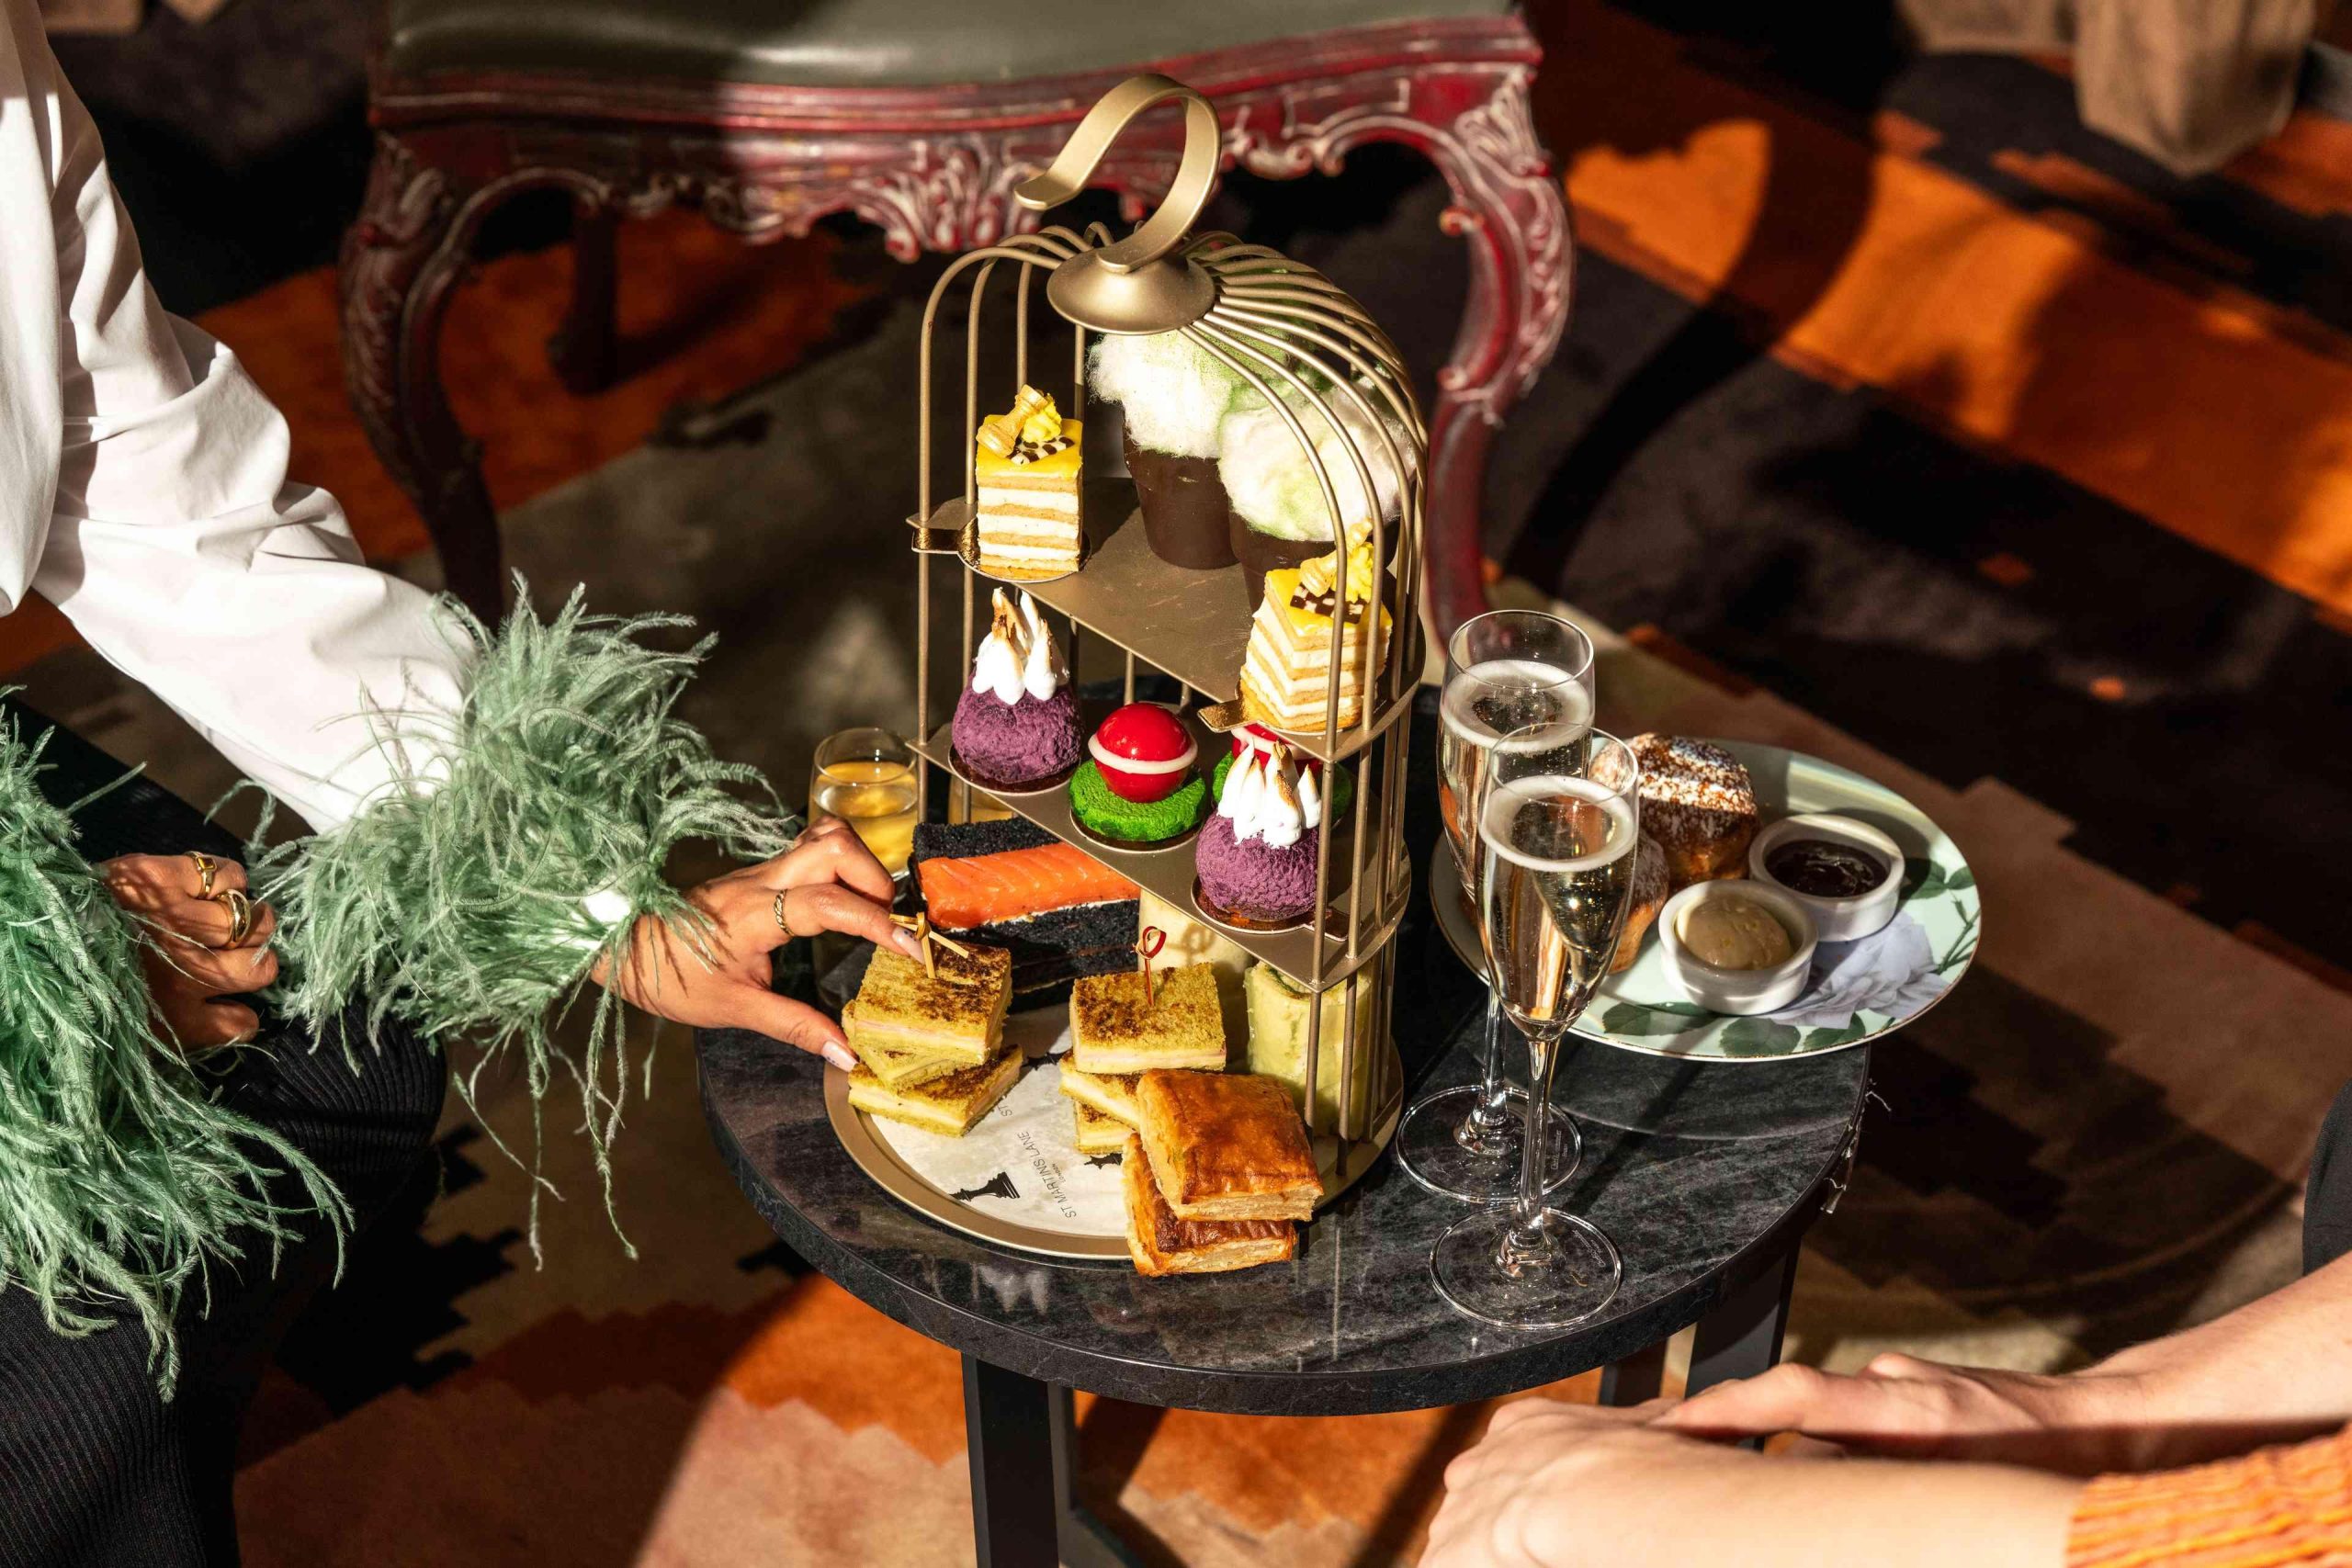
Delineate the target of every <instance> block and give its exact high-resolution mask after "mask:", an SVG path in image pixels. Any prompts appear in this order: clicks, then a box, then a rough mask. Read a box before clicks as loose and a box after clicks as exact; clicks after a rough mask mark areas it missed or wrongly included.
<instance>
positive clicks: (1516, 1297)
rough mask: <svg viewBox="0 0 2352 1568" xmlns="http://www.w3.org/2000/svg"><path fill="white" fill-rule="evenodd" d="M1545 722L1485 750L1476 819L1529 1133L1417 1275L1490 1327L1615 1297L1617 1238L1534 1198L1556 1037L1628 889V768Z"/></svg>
mask: <svg viewBox="0 0 2352 1568" xmlns="http://www.w3.org/2000/svg"><path fill="white" fill-rule="evenodd" d="M1556 729H1557V727H1556V726H1545V725H1536V726H1531V727H1529V728H1524V729H1519V730H1514V731H1513V732H1512V733H1511V734H1510V736H1508V737H1506V738H1505V739H1504V742H1503V744H1501V745H1498V746H1497V747H1496V748H1495V749H1494V750H1493V752H1492V753H1491V756H1490V759H1489V761H1488V765H1487V783H1486V787H1485V790H1484V792H1483V795H1484V798H1483V799H1482V800H1481V801H1480V802H1479V803H1478V807H1479V808H1478V814H1477V816H1476V818H1475V820H1476V823H1477V825H1478V838H1479V841H1480V843H1481V845H1482V846H1483V848H1484V852H1485V859H1486V876H1485V887H1484V894H1485V897H1484V899H1483V902H1482V907H1481V913H1482V915H1483V917H1484V924H1483V927H1482V929H1483V931H1484V932H1485V936H1486V942H1487V968H1488V970H1489V972H1490V974H1491V976H1492V977H1493V982H1494V987H1495V990H1496V993H1497V994H1498V996H1499V997H1500V998H1502V1006H1503V1010H1504V1011H1505V1012H1506V1013H1508V1014H1509V1015H1510V1021H1511V1022H1513V1023H1515V1024H1517V1025H1518V1026H1519V1030H1520V1032H1521V1033H1522V1034H1524V1035H1526V1036H1527V1053H1528V1067H1529V1072H1528V1095H1527V1132H1526V1134H1525V1136H1524V1137H1523V1138H1522V1140H1521V1149H1520V1182H1519V1199H1518V1201H1516V1202H1515V1203H1512V1204H1511V1205H1510V1206H1509V1207H1505V1208H1491V1209H1483V1210H1480V1211H1478V1212H1477V1213H1473V1214H1472V1215H1470V1217H1469V1218H1467V1219H1465V1220H1463V1221H1462V1222H1460V1223H1459V1224H1456V1225H1454V1227H1453V1229H1452V1230H1449V1231H1447V1232H1446V1233H1445V1235H1442V1236H1440V1237H1439V1238H1438V1244H1437V1247H1436V1249H1435V1250H1434V1251H1432V1252H1431V1253H1430V1274H1431V1275H1432V1276H1433V1277H1434V1278H1435V1280H1436V1281H1437V1288H1438V1293H1439V1294H1441V1295H1442V1296H1443V1297H1444V1298H1445V1299H1446V1300H1447V1301H1448V1302H1449V1303H1452V1304H1453V1307H1454V1308H1455V1309H1456V1310H1457V1311H1460V1312H1463V1313H1466V1314H1469V1315H1470V1316H1472V1317H1476V1318H1481V1319H1483V1320H1485V1321H1486V1322H1488V1323H1498V1324H1503V1325H1508V1326H1510V1327H1518V1328H1564V1327H1566V1326H1567V1325H1570V1324H1575V1323H1581V1322H1583V1321H1584V1320H1585V1319H1586V1318H1589V1317H1590V1316H1592V1315H1593V1314H1595V1313H1597V1312H1599V1311H1600V1310H1601V1309H1602V1308H1603V1307H1606V1306H1607V1305H1608V1304H1609V1303H1610V1302H1611V1300H1613V1299H1615V1297H1616V1294H1617V1286H1618V1282H1619V1280H1622V1279H1623V1272H1624V1270H1623V1264H1622V1263H1621V1262H1620V1261H1619V1259H1618V1257H1617V1248H1616V1246H1615V1245H1614V1244H1613V1243H1611V1241H1610V1239H1609V1238H1608V1237H1607V1236H1606V1235H1602V1234H1601V1232H1600V1228H1599V1227H1598V1226H1596V1225H1594V1224H1592V1222H1591V1221H1589V1220H1587V1219H1584V1218H1581V1217H1579V1216H1577V1215H1574V1214H1569V1213H1564V1212H1562V1211H1560V1210H1558V1209H1552V1208H1547V1207H1545V1205H1544V1193H1545V1191H1546V1190H1547V1186H1546V1182H1545V1172H1544V1150H1545V1147H1546V1140H1545V1139H1544V1138H1542V1137H1540V1136H1539V1135H1538V1131H1539V1125H1540V1123H1539V1121H1538V1118H1539V1116H1540V1114H1541V1112H1542V1111H1544V1107H1545V1104H1546V1102H1547V1101H1548V1100H1550V1099H1551V1096H1552V1080H1553V1077H1554V1076H1555V1074H1556V1073H1557V1072H1558V1070H1559V1065H1560V1042H1561V1038H1562V1036H1564V1035H1566V1033H1567V1032H1568V1026H1569V1025H1570V1024H1572V1023H1574V1022H1575V1021H1577V1015H1579V1014H1580V1013H1582V1012H1583V1011H1584V1010H1585V1005H1586V1004H1587V1003H1588V1002H1589V1001H1590V1000H1591V999H1592V993H1593V990H1594V988H1595V987H1598V986H1599V985H1600V982H1601V980H1602V979H1603V978H1605V977H1606V976H1608V974H1609V961H1610V960H1611V958H1613V957H1615V956H1616V953H1617V940H1618V938H1619V937H1620V936H1621V935H1623V932H1624V930H1625V912H1626V910H1627V909H1628V908H1631V907H1632V904H1633V896H1634V847H1635V845H1636V843H1637V842H1638V841H1639V839H1640V834H1641V801H1640V796H1639V794H1638V788H1637V786H1638V784H1639V783H1640V777H1641V774H1640V770H1639V768H1638V767H1637V766H1636V765H1635V763H1634V754H1633V752H1632V751H1631V750H1629V749H1628V748H1627V747H1626V745H1625V743H1624V742H1623V741H1622V740H1619V739H1615V738H1614V737H1612V736H1608V735H1603V734H1601V733H1600V731H1598V730H1595V731H1593V732H1591V734H1590V735H1589V738H1587V739H1583V740H1580V741H1578V742H1577V743H1576V744H1574V745H1571V746H1560V745H1556V744H1555V743H1554V740H1553V737H1554V736H1555V735H1556Z"/></svg>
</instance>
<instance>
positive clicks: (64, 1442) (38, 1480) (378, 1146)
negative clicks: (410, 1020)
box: [0, 1033, 447, 1568]
mask: <svg viewBox="0 0 2352 1568" xmlns="http://www.w3.org/2000/svg"><path fill="white" fill-rule="evenodd" d="M224 1082H225V1085H226V1088H225V1099H226V1100H227V1101H228V1102H229V1103H230V1104H232V1106H234V1107H235V1108H236V1109H237V1110H239V1111H243V1113H244V1114H245V1115H247V1116H249V1117H251V1118H253V1119H254V1121H256V1122H262V1123H264V1124H265V1125H267V1126H269V1127H272V1128H274V1129H276V1130H277V1131H278V1132H279V1133H281V1134H284V1135H285V1136H286V1137H287V1138H288V1140H289V1141H291V1142H292V1143H293V1144H294V1145H295V1146H297V1147H298V1148H300V1149H301V1150H302V1151H303V1152H304V1153H306V1154H308V1155H309V1156H311V1158H312V1159H314V1160H316V1161H317V1162H318V1163H319V1165H320V1166H321V1167H322V1168H323V1169H324V1170H325V1171H326V1173H327V1174H328V1176H329V1177H331V1178H333V1179H334V1181H335V1183H336V1184H337V1185H338V1186H339V1187H340V1188H341V1189H342V1190H343V1192H344V1195H345V1197H346V1198H348V1199H349V1200H350V1201H351V1203H352V1206H353V1207H354V1208H355V1209H356V1211H358V1213H359V1215H360V1218H361V1222H362V1223H363V1224H364V1223H365V1222H366V1220H367V1219H368V1217H370V1216H371V1215H372V1214H374V1213H377V1212H379V1211H380V1210H381V1209H382V1208H383V1207H384V1206H385V1205H386V1204H387V1203H388V1202H390V1201H391V1199H392V1198H393V1197H394V1196H396V1195H397V1194H398V1193H399V1192H400V1190H401V1188H402V1187H403V1185H405V1183H406V1182H407V1180H408V1179H410V1177H411V1176H412V1175H413V1172H414V1171H415V1169H416V1166H417V1162H418V1160H419V1159H420V1157H422V1156H423V1154H424V1150H425V1149H426V1148H427V1146H428V1145H430V1143H431V1140H432V1136H433V1129H434V1124H435V1122H436V1121H437V1120H438V1119H439V1117H440V1113H441V1100H442V1095H443V1093H444V1090H445V1089H446V1088H447V1069H446V1068H445V1067H444V1066H443V1065H442V1061H441V1058H440V1056H439V1055H437V1054H436V1053H434V1052H431V1051H428V1050H427V1049H425V1048H424V1046H422V1045H420V1044H418V1043H415V1042H414V1041H413V1040H411V1039H409V1038H408V1037H407V1036H406V1035H405V1033H400V1034H394V1035H390V1036H389V1037H388V1038H387V1040H386V1042H385V1047H384V1050H383V1053H382V1054H381V1055H373V1056H369V1057H367V1058H366V1059H365V1061H364V1063H363V1066H362V1068H361V1070H360V1071H359V1072H357V1073H354V1072H353V1070H352V1068H351V1066H350V1064H349V1063H348V1062H346V1061H345V1058H344V1056H343V1055H342V1053H341V1052H340V1051H339V1050H336V1049H333V1048H329V1049H325V1050H320V1051H312V1050H311V1049H310V1048H309V1043H308V1042H307V1041H304V1040H301V1039H300V1038H299V1037H298V1038H293V1039H288V1038H285V1037H283V1036H280V1038H278V1040H277V1043H276V1049H275V1050H274V1051H273V1052H271V1053H270V1054H267V1055H264V1054H262V1053H259V1052H254V1053H248V1054H246V1055H244V1056H243V1059H242V1060H241V1061H239V1062H238V1063H237V1065H236V1066H234V1067H233V1068H232V1070H231V1071H230V1072H229V1073H228V1074H227V1075H226V1077H225V1079H224ZM283 1196H284V1197H285V1198H286V1199H287V1200H288V1201H299V1196H300V1194H299V1190H291V1191H288V1192H285V1193H284V1194H283ZM246 1253H247V1261H246V1262H244V1263H243V1264H242V1265H241V1266H239V1268H238V1269H236V1270H235V1271H234V1272H233V1273H232V1272H231V1271H229V1270H216V1271H215V1273H214V1275H213V1277H212V1280H211V1292H210V1296H211V1310H210V1311H209V1313H201V1314H200V1307H201V1304H202V1296H203V1293H204V1292H202V1291H201V1290H191V1291H190V1292H188V1301H187V1304H185V1305H184V1306H183V1308H182V1310H181V1313H180V1316H179V1324H178V1327H179V1340H180V1356H181V1373H180V1382H179V1387H178V1390H177V1392H176V1393H175V1396H174V1397H173V1398H172V1399H171V1400H170V1401H168V1402H166V1401H165V1400H164V1398H163V1397H162V1395H161V1394H160V1393H157V1391H156V1387H155V1378H154V1374H153V1371H151V1370H150V1369H149V1367H148V1364H147V1352H148V1338H147V1333H146V1330H145V1329H144V1328H142V1327H141V1325H139V1323H138V1322H137V1321H136V1319H130V1320H127V1321H125V1322H122V1323H119V1324H118V1325H116V1326H114V1327H112V1328H108V1329H106V1330H104V1331H103V1332H100V1333H97V1334H93V1335H90V1336H88V1337H84V1338H78V1339H69V1338H65V1337H61V1336H59V1335H57V1334H54V1333H52V1332H51V1330H50V1328H49V1326H48V1325H46V1324H45V1323H44V1322H43V1321H42V1319H41V1314H40V1308H39V1307H38V1306H37V1305H36V1304H35V1303H34V1302H33V1301H32V1299H31V1298H30V1296H28V1294H27V1293H26V1292H23V1291H20V1290H11V1291H5V1292H0V1565H5V1568H85V1565H86V1568H102V1565H103V1568H127V1565H130V1564H138V1565H139V1568H223V1565H226V1564H233V1563H234V1562H236V1561H237V1543H236V1524H235V1518H234V1516H233V1512H232V1503H231V1483H232V1479H233V1469H234V1465H235V1461H236V1452H237V1436H238V1429H239V1427H241V1426H242V1425H243V1420H244V1414H245V1407H246V1405H247V1404H248V1403H249V1402H250V1401H251V1399H252V1398H253V1394H254V1387H255V1385H256V1384H257V1383H258V1382H259V1381H260V1377H261V1372H262V1369H263V1367H264V1366H265V1365H266V1363H267V1362H268V1360H269V1358H270V1356H271V1354H272V1353H273V1352H274V1351H275V1349H276V1348H277V1343H278V1340H279V1339H280V1338H281V1337H283V1336H284V1334H285V1332H286V1329H287V1327H288V1325H289V1324H291V1323H292V1322H293V1320H294V1318H295V1316H296V1314H299V1313H300V1311H301V1309H302V1307H303V1306H304V1304H305V1303H308V1302H309V1301H310V1300H311V1297H312V1296H313V1295H314V1294H315V1293H316V1292H318V1291H319V1289H320V1288H321V1287H322V1285H324V1284H326V1282H327V1281H328V1280H330V1279H331V1278H332V1276H333V1273H334V1243H333V1241H332V1239H331V1238H330V1237H329V1236H328V1235H327V1234H326V1231H325V1228H324V1226H322V1225H319V1224H311V1225H310V1226H308V1227H307V1229H306V1234H305V1235H304V1237H303V1240H302V1241H301V1243H300V1245H299V1246H295V1247H289V1248H288V1250H287V1252H286V1253H285V1255H284V1256H283V1258H281V1259H280V1261H279V1264H278V1268H277V1272H276V1273H275V1274H272V1273H271V1272H269V1269H268V1251H267V1247H266V1245H265V1244H263V1243H262V1242H260V1241H259V1240H258V1238H256V1239H255V1241H254V1245H253V1246H252V1247H249V1248H247V1249H246Z"/></svg>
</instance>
